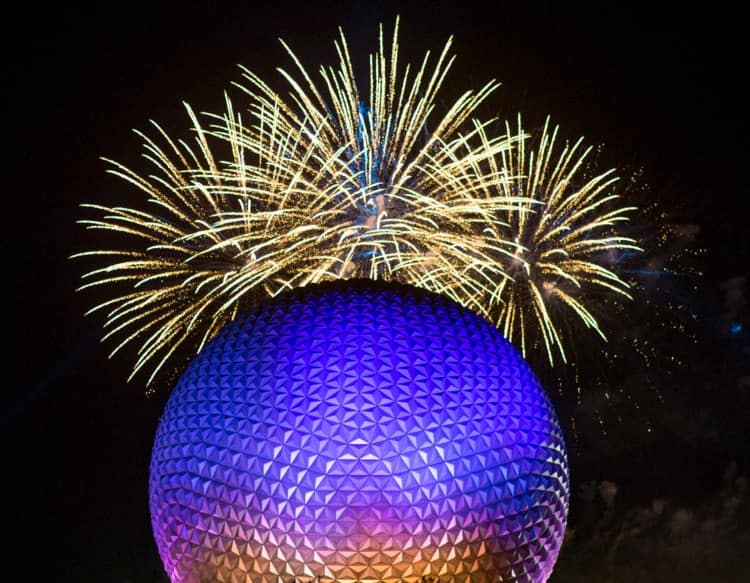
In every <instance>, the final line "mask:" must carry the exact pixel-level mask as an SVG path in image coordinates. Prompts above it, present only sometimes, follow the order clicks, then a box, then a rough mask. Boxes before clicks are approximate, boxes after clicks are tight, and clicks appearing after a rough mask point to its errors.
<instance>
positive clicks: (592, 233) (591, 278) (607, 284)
mask: <svg viewBox="0 0 750 583" xmlns="http://www.w3.org/2000/svg"><path fill="white" fill-rule="evenodd" d="M506 128H507V133H508V135H512V134H513V133H515V135H516V136H517V137H518V141H517V147H516V148H514V149H513V150H507V151H504V152H502V153H501V154H500V159H499V161H498V163H499V164H500V167H501V168H502V169H503V170H504V171H505V172H506V173H507V176H508V178H509V180H506V181H499V182H498V183H497V184H498V187H499V188H500V189H501V195H502V196H504V197H507V199H508V200H509V201H510V200H511V199H512V200H513V202H512V204H510V205H509V208H508V209H507V210H502V211H500V216H498V217H496V220H495V221H494V222H493V223H491V224H489V225H488V226H487V227H486V229H485V232H486V234H487V236H489V237H490V238H492V239H497V240H498V242H499V244H503V243H504V242H505V241H508V240H510V241H512V242H513V249H512V257H510V259H509V260H507V259H505V258H503V259H501V260H500V261H497V262H495V263H489V264H487V266H486V267H487V268H489V269H488V270H487V271H484V272H483V274H482V275H483V276H484V278H485V279H486V280H487V281H493V280H494V281H496V282H497V286H496V288H495V290H494V291H493V293H492V294H491V296H490V297H489V300H488V301H487V305H486V310H487V311H488V313H489V315H490V318H491V319H492V320H493V321H494V322H495V323H496V325H497V326H498V328H500V330H502V331H503V333H504V334H505V336H506V338H508V339H509V340H511V341H513V342H516V343H517V344H518V345H519V346H520V348H521V350H522V352H523V353H524V355H525V354H526V353H527V352H528V351H529V349H530V348H531V347H535V346H539V347H543V349H544V351H545V353H546V355H547V357H548V360H549V362H550V364H554V362H555V359H556V356H559V357H560V359H561V360H562V361H563V362H564V361H566V354H565V345H566V339H565V336H566V331H568V330H571V329H573V328H572V327H571V324H572V323H574V322H575V321H578V322H580V323H582V324H583V325H584V326H585V327H586V328H588V329H590V330H593V331H594V332H595V333H596V334H598V335H599V336H601V337H602V338H605V335H604V332H603V331H602V329H601V328H600V325H599V322H598V319H597V317H596V316H595V314H594V312H593V311H592V310H593V306H594V305H596V303H597V297H598V298H602V297H608V296H612V295H615V296H620V297H622V298H628V299H630V294H629V287H630V286H629V285H628V283H627V282H626V281H625V280H623V279H622V278H621V277H620V276H619V275H618V274H617V273H616V272H615V270H614V269H613V268H612V267H611V266H608V265H611V264H613V263H614V260H615V259H616V258H617V256H619V255H620V254H622V253H623V252H626V251H633V250H635V251H639V250H640V249H639V248H638V247H637V245H636V241H635V240H634V239H632V238H629V237H624V236H622V235H620V234H619V230H618V228H619V227H620V226H621V223H623V222H625V221H627V220H628V213H630V212H631V211H633V210H634V209H635V207H632V206H627V205H623V204H622V203H621V200H620V197H619V195H618V194H617V193H616V192H615V190H614V185H615V183H616V181H617V177H616V176H615V174H614V170H608V171H606V172H604V173H601V174H596V173H595V174H594V175H593V176H591V175H590V174H589V172H588V171H587V166H586V164H587V160H588V158H589V155H590V153H591V150H592V148H591V147H588V148H584V147H583V140H582V139H579V140H578V141H576V142H575V143H574V144H572V145H570V144H564V145H563V146H562V147H560V146H559V145H558V128H557V127H554V128H550V125H549V119H548V120H547V121H546V123H545V125H544V128H543V129H542V131H541V133H540V134H539V135H538V136H537V137H531V138H527V139H524V136H525V135H526V134H525V133H524V130H523V128H522V124H521V119H520V116H519V119H518V125H517V128H516V130H515V132H513V130H512V128H511V127H510V125H509V124H506ZM530 143H535V144H536V146H535V147H530V146H529V144H530ZM498 269H499V271H496V270H498ZM503 274H507V275H508V276H509V277H500V276H501V275H503ZM568 336H569V334H568ZM568 340H569V339H568Z"/></svg>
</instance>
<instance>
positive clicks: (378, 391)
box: [150, 281, 569, 583]
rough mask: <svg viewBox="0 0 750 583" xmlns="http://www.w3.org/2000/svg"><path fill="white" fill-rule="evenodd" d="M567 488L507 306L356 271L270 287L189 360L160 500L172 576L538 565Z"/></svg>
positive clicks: (560, 450)
mask: <svg viewBox="0 0 750 583" xmlns="http://www.w3.org/2000/svg"><path fill="white" fill-rule="evenodd" d="M568 489H569V483H568V466H567V461H566V456H565V446H564V443H563V436H562V433H561V431H560V426H559V424H558V421H557V419H556V416H555V413H554V410H553V408H552V405H551V404H550V401H549V399H548V398H547V396H546V395H545V393H544V390H543V389H542V388H541V387H540V385H539V383H538V381H537V380H536V378H535V377H534V375H533V373H532V372H531V370H530V369H529V367H528V366H527V364H526V363H525V362H524V360H523V359H522V358H521V356H520V355H519V354H518V352H517V351H516V350H515V349H514V348H513V347H512V346H511V345H510V344H509V343H508V342H507V341H506V340H505V339H504V338H503V337H502V335H501V334H500V333H499V332H498V331H497V330H496V329H495V328H494V327H493V326H491V325H490V324H489V323H487V322H486V321H485V320H483V319H482V318H480V317H479V316H476V315H474V314H472V313H471V312H469V311H468V310H466V309H464V308H462V307H460V306H459V305H457V304H455V303H453V302H452V301H450V300H448V299H445V298H443V297H441V296H438V295H435V294H431V293H428V292H424V291H421V290H417V289H414V288H410V287H404V286H395V285H391V284H378V283H375V282H366V281H348V282H341V283H334V284H325V285H319V286H311V287H307V288H304V289H301V290H297V291H295V292H291V293H288V294H286V295H283V296H281V297H278V298H277V299H274V300H272V301H270V302H268V303H267V304H265V305H264V306H263V307H261V308H260V309H259V310H258V311H256V312H254V313H251V314H249V315H246V316H244V317H241V318H240V319H238V320H237V321H236V322H234V323H232V324H230V325H228V326H227V327H226V328H225V329H224V330H223V331H222V332H221V333H220V334H219V336H218V337H217V338H216V339H214V340H213V341H212V342H211V343H210V344H209V345H207V346H206V347H205V349H204V350H203V351H202V352H201V353H200V354H199V355H198V356H197V357H196V358H195V359H194V360H193V362H192V363H191V364H190V366H189V367H188V369H187V371H186V372H185V373H184V375H183V376H182V378H181V379H180V381H179V383H178V384H177V386H176V388H175V390H174V393H173V394H172V396H171V398H170V399H169V402H168V403H167V406H166V409H165V411H164V414H163V416H162V419H161V422H160V424H159V428H158V431H157V435H156V441H155V443H154V449H153V458H152V462H151V479H150V507H151V520H152V525H153V530H154V536H155V538H156V543H157V545H158V547H159V553H160V555H161V558H162V561H163V562H164V566H165V568H166V571H167V573H168V575H169V577H170V578H171V580H172V582H173V583H178V582H189V583H193V582H195V583H203V582H209V581H210V582H214V581H226V582H235V581H253V582H257V583H278V582H282V581H283V582H291V581H293V580H294V581H297V582H302V581H318V580H319V581H372V582H376V581H382V582H389V583H390V582H393V583H395V582H397V581H399V582H400V581H403V582H417V581H420V580H421V577H423V576H425V577H437V579H436V580H438V581H445V582H450V583H454V582H456V583H459V582H464V581H466V582H468V581H472V582H485V581H486V582H490V581H498V580H502V581H519V582H521V581H524V582H539V581H545V580H546V579H547V578H548V576H549V574H550V572H551V570H552V567H553V564H554V562H555V560H556V558H557V554H558V552H559V550H560V544H561V542H562V538H563V534H564V531H565V521H566V516H567V509H568ZM316 577H319V579H316ZM501 577H502V579H500V578H501Z"/></svg>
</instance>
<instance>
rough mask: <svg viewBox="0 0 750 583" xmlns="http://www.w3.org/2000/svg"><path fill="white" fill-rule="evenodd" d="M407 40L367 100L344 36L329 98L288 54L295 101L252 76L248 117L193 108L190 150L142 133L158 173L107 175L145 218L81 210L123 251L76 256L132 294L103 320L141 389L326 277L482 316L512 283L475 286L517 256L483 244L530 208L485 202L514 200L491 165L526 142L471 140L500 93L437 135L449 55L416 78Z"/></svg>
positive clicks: (384, 63) (378, 59) (91, 277)
mask: <svg viewBox="0 0 750 583" xmlns="http://www.w3.org/2000/svg"><path fill="white" fill-rule="evenodd" d="M397 31H398V23H397V24H396V31H395V32H394V35H393V42H392V45H391V48H390V52H389V55H388V54H386V52H385V50H384V41H383V33H382V28H381V32H380V39H379V51H378V52H377V53H375V54H374V55H372V56H371V59H370V79H369V81H370V83H369V87H370V90H369V95H368V96H367V99H366V100H364V99H363V97H362V96H361V95H360V93H359V91H358V88H357V87H358V86H357V84H356V82H355V78H354V72H353V70H352V65H351V60H350V57H349V51H348V48H347V43H346V39H345V38H344V36H343V34H342V35H341V38H340V40H339V42H337V43H336V49H337V52H338V56H339V63H338V66H337V67H335V68H334V67H329V68H321V70H320V77H321V80H322V84H316V83H315V82H313V80H312V78H311V76H310V75H309V73H308V72H307V71H306V69H305V68H304V67H303V66H302V64H301V63H300V61H299V59H298V58H297V57H296V56H295V55H294V53H293V52H292V51H291V50H290V49H289V48H288V47H286V45H285V47H286V48H287V51H288V53H289V55H290V56H291V58H292V60H293V62H294V64H295V66H296V74H291V73H289V72H287V71H284V70H281V74H282V76H283V77H284V78H285V79H286V81H287V82H288V85H289V97H288V98H287V99H284V98H282V97H281V95H279V94H278V93H276V92H275V91H274V90H272V89H271V88H270V87H269V86H268V85H266V84H265V83H264V82H263V81H262V80H261V79H260V78H259V77H258V76H256V75H254V74H253V73H252V72H250V71H249V70H244V79H243V82H242V83H241V84H239V87H240V88H241V89H242V90H243V91H244V93H245V94H246V96H247V97H248V99H249V106H248V108H247V109H246V110H245V111H244V115H245V119H243V114H242V113H238V112H235V109H234V106H233V104H232V102H231V101H230V100H229V99H228V98H227V102H226V111H225V112H224V113H223V114H221V115H207V116H206V117H205V118H199V116H197V115H196V114H195V113H194V112H193V111H192V110H191V109H190V108H189V107H188V106H186V107H187V111H188V115H189V117H190V120H191V124H192V131H193V134H194V139H193V140H192V141H191V142H187V141H182V140H179V141H175V140H173V139H171V138H170V137H169V136H168V134H167V133H166V132H165V131H163V130H162V129H161V128H160V127H159V126H158V125H156V124H154V127H155V130H156V134H157V136H158V139H153V138H150V137H148V136H147V135H146V134H139V135H140V136H141V137H142V139H143V140H144V145H145V157H146V158H147V159H148V160H149V162H150V163H151V164H152V165H153V168H154V172H153V173H152V174H151V175H149V176H147V177H144V176H141V175H139V174H138V173H136V172H134V171H132V170H130V169H128V168H126V167H124V166H122V165H120V164H118V163H117V162H112V161H109V163H110V164H111V168H110V172H112V173H113V174H115V175H117V176H119V177H120V178H122V179H124V180H125V181H127V182H129V183H131V184H132V185H134V186H135V187H136V188H137V189H138V190H140V191H142V192H143V193H144V194H145V195H146V197H147V200H148V204H147V205H145V206H144V208H143V209H132V208H124V207H117V206H103V205H84V206H85V207H87V208H88V209H90V210H91V211H93V212H94V213H96V215H97V216H96V217H95V218H92V219H87V220H83V221H81V222H82V223H83V224H85V225H86V226H87V227H88V228H90V229H96V230H102V231H105V232H108V233H110V234H112V233H114V234H116V235H119V236H120V237H119V239H118V244H117V246H115V247H113V248H109V249H98V250H94V251H89V252H85V253H80V254H78V255H77V256H79V257H81V256H84V257H91V256H94V257H96V258H99V259H105V260H106V261H107V264H106V265H105V266H104V267H102V268H99V269H95V270H93V271H90V272H88V273H87V274H85V275H84V280H85V283H84V285H83V286H82V288H91V287H97V286H107V287H109V288H111V289H116V290H118V291H117V292H115V297H113V298H111V299H109V300H107V301H105V302H103V303H100V304H99V305H97V306H95V307H94V308H93V309H92V310H90V312H95V311H105V312H106V322H105V329H106V330H107V331H106V334H105V339H108V338H115V339H117V340H116V346H115V348H114V350H113V352H112V354H114V353H116V352H118V351H119V350H121V349H122V348H123V347H125V346H127V345H129V344H131V343H132V344H136V345H137V346H138V356H137V360H136V363H135V366H134V368H133V374H135V373H136V372H138V371H139V370H141V369H144V368H151V369H152V370H151V375H150V377H149V382H151V380H152V379H153V378H154V376H155V374H156V373H157V372H158V371H159V370H160V369H161V368H162V367H163V366H164V364H165V362H166V361H167V360H168V359H169V358H170V356H171V355H172V354H173V353H175V351H177V350H178V349H180V347H185V346H186V345H189V346H191V348H193V349H197V350H200V348H201V347H202V346H203V345H204V344H205V342H206V341H207V340H209V339H210V338H211V337H213V336H214V335H215V334H216V332H218V330H220V329H221V328H222V327H223V326H224V325H225V324H226V323H227V322H228V321H231V320H232V319H233V318H234V317H235V315H236V314H237V313H238V311H241V310H242V309H243V307H246V304H247V303H248V302H252V300H253V298H255V297H266V296H269V295H270V296H273V295H275V294H278V293H280V292H281V291H283V290H284V289H288V288H292V287H298V286H303V285H306V284H309V283H315V282H318V281H323V280H328V279H335V278H342V277H370V278H374V279H379V278H381V279H394V280H399V281H402V282H405V283H410V284H412V285H416V286H420V287H424V288H427V289H430V290H432V291H436V292H438V293H443V294H445V295H447V296H449V297H451V298H453V299H455V300H457V301H459V302H461V303H462V304H464V305H468V306H469V307H473V308H474V309H476V310H477V311H480V312H484V311H485V310H484V305H485V302H484V299H485V298H486V297H488V295H489V294H491V293H492V291H493V287H492V286H494V285H496V283H497V282H496V281H495V282H492V286H489V285H488V283H490V282H488V281H486V280H485V279H482V278H477V277H473V276H472V275H471V274H475V273H480V272H481V271H482V270H483V268H482V266H483V265H487V264H489V263H494V262H496V261H497V258H498V257H501V256H503V255H504V254H507V253H508V252H509V251H508V249H509V246H508V244H507V243H506V242H505V241H503V240H502V239H498V240H490V239H488V238H487V237H485V236H483V234H482V231H483V230H484V229H486V228H487V225H492V224H494V223H495V222H496V221H497V220H498V219H497V217H500V216H502V213H503V212H511V209H510V206H511V205H514V204H516V203H517V201H516V200H515V199H516V197H514V196H510V195H508V194H507V191H503V192H504V193H505V194H504V196H502V197H497V196H495V197H488V196H483V195H482V196H480V194H481V193H486V192H489V191H493V190H494V191H497V190H502V185H503V184H504V181H505V180H506V178H505V173H504V172H503V171H502V169H500V168H498V167H497V164H496V163H495V162H494V160H495V159H496V158H497V157H498V156H503V155H504V153H505V152H506V151H507V150H508V149H509V148H510V145H511V142H512V139H509V138H508V137H506V136H504V135H500V136H496V137H488V134H487V132H486V128H487V126H488V125H489V124H488V123H479V122H476V121H474V122H473V125H470V126H469V129H468V130H466V129H465V128H466V125H467V121H468V120H469V118H470V116H472V115H473V114H474V113H475V112H476V109H477V107H478V106H479V105H480V104H481V103H482V101H484V99H485V98H486V97H487V95H489V94H490V93H491V92H492V91H493V90H494V89H495V88H496V86H497V84H496V83H495V82H490V83H488V84H487V85H485V86H484V87H483V88H482V89H480V90H479V91H477V92H472V91H468V92H466V93H464V94H463V95H461V96H460V97H459V98H458V99H457V100H456V101H455V102H454V103H453V105H452V106H450V107H449V108H448V110H447V113H445V114H444V115H443V116H442V117H439V118H437V119H433V117H435V116H432V115H431V114H432V113H433V110H434V108H435V100H436V96H437V95H438V92H439V90H440V88H441V85H442V83H443V80H444V79H445V76H446V74H447V72H448V70H449V68H450V66H451V64H452V62H453V58H452V57H450V49H451V41H450V40H449V41H448V42H447V43H446V45H445V47H444V49H443V51H442V53H441V54H440V56H439V57H438V59H437V61H436V64H435V65H434V66H432V67H431V66H430V61H429V53H428V54H427V55H426V56H425V58H424V60H423V62H422V64H421V66H420V67H419V68H417V69H415V70H412V68H411V67H410V66H408V65H407V66H406V67H405V68H404V70H403V71H401V70H400V69H399V67H398V41H397V38H398V35H397ZM202 119H203V121H201V120H202ZM490 168H494V170H491V169H490ZM496 227H497V228H499V225H496ZM494 273H496V275H497V276H498V277H501V278H502V277H503V275H502V269H501V268H499V267H498V268H497V269H495V271H494ZM131 376H132V375H131Z"/></svg>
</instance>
